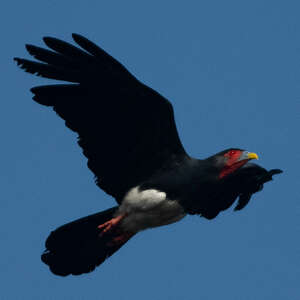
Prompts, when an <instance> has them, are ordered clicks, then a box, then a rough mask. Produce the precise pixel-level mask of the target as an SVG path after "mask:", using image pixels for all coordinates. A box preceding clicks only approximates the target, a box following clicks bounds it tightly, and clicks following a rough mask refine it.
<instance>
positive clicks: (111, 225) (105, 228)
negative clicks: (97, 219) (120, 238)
mask: <svg viewBox="0 0 300 300" xmlns="http://www.w3.org/2000/svg"><path fill="white" fill-rule="evenodd" d="M124 217H125V215H119V216H117V217H115V218H112V219H111V220H109V221H107V222H105V223H103V224H101V225H99V226H98V229H100V230H102V232H101V233H100V236H102V235H103V234H105V233H107V232H110V231H112V230H114V229H115V227H116V226H117V225H118V224H119V223H120V222H121V221H122V219H123V218H124Z"/></svg>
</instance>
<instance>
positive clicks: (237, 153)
mask: <svg viewBox="0 0 300 300" xmlns="http://www.w3.org/2000/svg"><path fill="white" fill-rule="evenodd" d="M242 154H243V151H241V150H230V151H229V152H227V153H225V154H224V157H225V158H227V159H226V164H225V167H224V168H223V169H222V171H221V173H220V174H219V178H223V177H225V176H227V175H229V174H231V173H233V172H234V171H235V170H237V169H238V168H240V167H242V166H243V165H244V164H245V163H246V162H247V161H248V159H244V160H240V161H239V158H240V157H241V155H242Z"/></svg>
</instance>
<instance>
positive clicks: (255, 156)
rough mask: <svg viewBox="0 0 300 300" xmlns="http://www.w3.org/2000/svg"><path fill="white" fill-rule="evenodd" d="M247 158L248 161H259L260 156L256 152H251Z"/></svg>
mask: <svg viewBox="0 0 300 300" xmlns="http://www.w3.org/2000/svg"><path fill="white" fill-rule="evenodd" d="M247 156H248V159H258V155H257V154H256V153H254V152H249V153H248V155H247Z"/></svg>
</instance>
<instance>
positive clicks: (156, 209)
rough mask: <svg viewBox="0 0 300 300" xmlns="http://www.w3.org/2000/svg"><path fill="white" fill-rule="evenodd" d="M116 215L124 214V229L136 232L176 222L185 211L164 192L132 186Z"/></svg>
mask: <svg viewBox="0 0 300 300" xmlns="http://www.w3.org/2000/svg"><path fill="white" fill-rule="evenodd" d="M116 215H126V217H125V218H124V219H123V222H122V227H123V229H124V230H128V231H133V232H138V231H140V230H144V229H146V228H151V227H157V226H163V225H167V224H171V223H174V222H177V221H179V220H181V219H182V218H183V217H184V216H185V215H186V213H185V212H184V210H183V208H182V206H181V205H180V204H179V203H178V201H176V200H170V199H168V198H167V195H166V193H165V192H162V191H159V190H156V189H148V190H140V188H139V187H134V188H132V189H130V190H129V191H128V193H127V194H126V195H125V197H124V199H123V201H122V204H121V205H120V207H119V209H118V211H117V214H116Z"/></svg>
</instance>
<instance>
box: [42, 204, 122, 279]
mask: <svg viewBox="0 0 300 300" xmlns="http://www.w3.org/2000/svg"><path fill="white" fill-rule="evenodd" d="M116 209H117V207H113V208H111V209H108V210H106V211H103V212H100V213H97V214H94V215H90V216H88V217H85V218H82V219H79V220H76V221H73V222H71V223H68V224H65V225H63V226H61V227H59V228H57V229H56V230H54V231H52V232H51V234H50V236H49V237H48V239H47V241H46V250H45V252H44V253H43V254H42V257H41V259H42V261H43V262H44V263H45V264H47V265H48V266H49V267H50V270H51V271H52V272H53V273H54V274H56V275H61V276H67V275H69V274H73V275H80V274H82V273H88V272H91V271H93V270H94V269H95V268H96V267H97V266H98V265H100V264H101V263H102V262H104V261H105V259H106V258H108V257H109V256H111V255H112V254H113V253H114V252H116V251H117V250H118V249H119V248H120V247H121V246H122V244H121V245H110V244H109V242H110V241H111V239H112V238H113V236H112V234H104V235H103V236H100V230H99V229H98V225H100V224H102V223H105V222H106V221H108V220H110V219H111V218H112V217H113V215H114V213H115V211H116Z"/></svg>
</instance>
